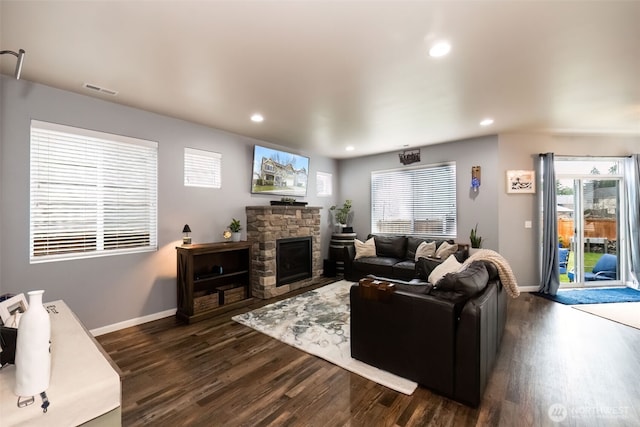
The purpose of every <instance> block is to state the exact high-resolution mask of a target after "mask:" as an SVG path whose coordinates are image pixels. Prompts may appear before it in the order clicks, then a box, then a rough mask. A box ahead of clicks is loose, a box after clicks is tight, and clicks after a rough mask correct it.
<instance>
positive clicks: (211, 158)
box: [184, 148, 222, 188]
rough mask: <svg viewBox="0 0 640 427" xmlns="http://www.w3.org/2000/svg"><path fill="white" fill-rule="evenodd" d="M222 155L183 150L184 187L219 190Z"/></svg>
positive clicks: (190, 149) (188, 149)
mask: <svg viewBox="0 0 640 427" xmlns="http://www.w3.org/2000/svg"><path fill="white" fill-rule="evenodd" d="M221 165H222V154H220V153H215V152H213V151H205V150H196V149H195V148H185V149H184V185H185V187H207V188H220V187H221V186H222V178H221V175H222V173H221V167H222V166H221Z"/></svg>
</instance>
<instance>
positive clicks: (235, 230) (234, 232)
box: [229, 218, 242, 242]
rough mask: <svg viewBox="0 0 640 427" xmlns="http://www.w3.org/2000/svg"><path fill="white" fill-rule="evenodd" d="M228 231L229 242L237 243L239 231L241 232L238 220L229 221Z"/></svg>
mask: <svg viewBox="0 0 640 427" xmlns="http://www.w3.org/2000/svg"><path fill="white" fill-rule="evenodd" d="M229 230H230V231H231V241H233V242H239V241H240V230H242V226H241V225H240V220H237V219H235V218H233V219H232V220H231V224H229Z"/></svg>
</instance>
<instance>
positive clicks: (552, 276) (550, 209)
mask: <svg viewBox="0 0 640 427" xmlns="http://www.w3.org/2000/svg"><path fill="white" fill-rule="evenodd" d="M553 163H554V156H553V153H545V154H540V174H539V175H540V180H541V182H540V189H541V199H542V200H541V203H542V254H541V259H540V290H539V291H540V292H542V293H545V294H549V295H555V294H556V293H557V292H558V288H559V287H560V274H559V272H558V218H557V212H556V172H555V169H554V164H553Z"/></svg>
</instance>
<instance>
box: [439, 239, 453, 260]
mask: <svg viewBox="0 0 640 427" xmlns="http://www.w3.org/2000/svg"><path fill="white" fill-rule="evenodd" d="M457 250H458V245H457V244H455V243H449V242H442V244H441V245H440V246H438V249H436V258H442V259H447V258H449V255H452V254H454V253H455V252H456V251H457Z"/></svg>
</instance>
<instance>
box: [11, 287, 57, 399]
mask: <svg viewBox="0 0 640 427" xmlns="http://www.w3.org/2000/svg"><path fill="white" fill-rule="evenodd" d="M42 294H44V291H31V292H28V293H27V295H29V308H28V309H27V311H26V312H25V313H24V314H23V315H22V317H21V318H20V324H19V326H18V338H17V342H16V359H15V364H16V388H15V390H14V393H15V394H16V395H17V396H35V395H37V394H40V393H42V392H43V391H45V390H46V389H47V388H49V378H50V373H51V353H50V351H49V349H50V339H51V319H49V313H47V310H46V309H45V308H44V307H43V305H42Z"/></svg>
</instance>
